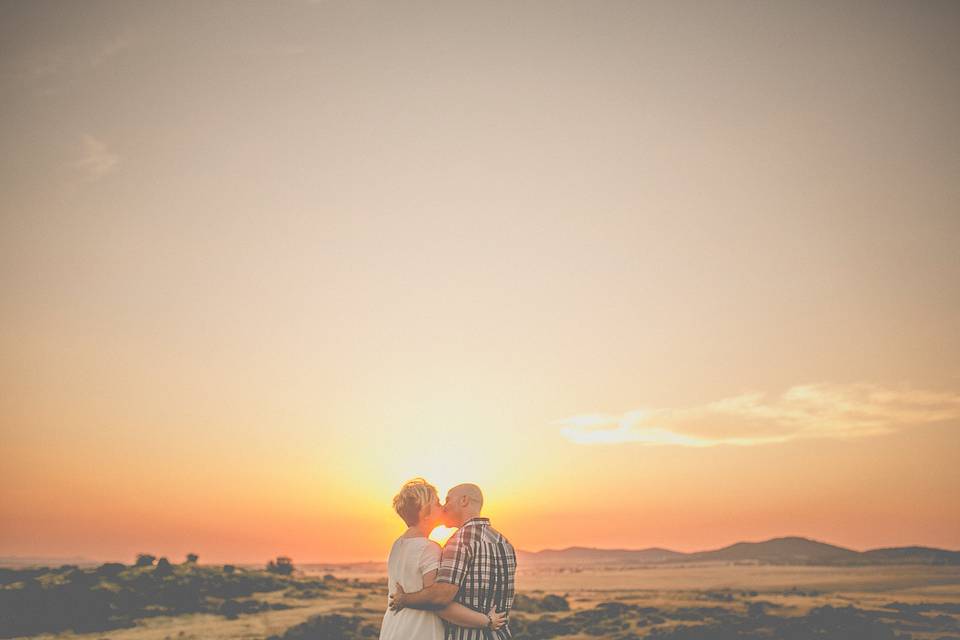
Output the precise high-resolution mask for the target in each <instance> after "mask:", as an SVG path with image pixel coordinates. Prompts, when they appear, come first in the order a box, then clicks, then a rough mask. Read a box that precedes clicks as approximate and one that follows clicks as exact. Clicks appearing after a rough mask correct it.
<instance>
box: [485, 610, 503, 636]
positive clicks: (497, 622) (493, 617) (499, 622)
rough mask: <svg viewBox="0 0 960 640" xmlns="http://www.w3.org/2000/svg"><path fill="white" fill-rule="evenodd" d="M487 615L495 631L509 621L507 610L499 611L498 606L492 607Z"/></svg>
mask: <svg viewBox="0 0 960 640" xmlns="http://www.w3.org/2000/svg"><path fill="white" fill-rule="evenodd" d="M487 616H488V617H489V618H490V628H491V629H493V630H494V631H496V630H497V629H499V628H500V627H502V626H503V625H505V624H506V623H507V614H506V612H504V613H498V612H497V608H496V607H493V608H492V609H490V611H489V612H488V613H487Z"/></svg>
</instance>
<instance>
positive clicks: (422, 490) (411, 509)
mask: <svg viewBox="0 0 960 640" xmlns="http://www.w3.org/2000/svg"><path fill="white" fill-rule="evenodd" d="M436 497H437V488H436V487H435V486H433V485H432V484H430V483H429V482H427V481H426V480H424V479H423V478H414V479H413V480H410V481H408V482H405V483H404V485H403V486H402V487H400V493H398V494H397V495H395V496H394V497H393V508H394V509H395V510H396V512H397V514H399V515H400V517H401V518H403V521H404V522H406V523H407V526H408V527H412V526H414V525H415V524H417V523H418V522H420V514H421V513H422V512H423V508H424V507H426V506H427V505H429V504H430V503H431V502H433V499H434V498H436Z"/></svg>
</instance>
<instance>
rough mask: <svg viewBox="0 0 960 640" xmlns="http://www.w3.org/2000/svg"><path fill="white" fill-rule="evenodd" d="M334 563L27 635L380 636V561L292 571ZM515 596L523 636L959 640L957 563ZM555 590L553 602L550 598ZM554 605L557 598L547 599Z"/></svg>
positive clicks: (666, 579)
mask: <svg viewBox="0 0 960 640" xmlns="http://www.w3.org/2000/svg"><path fill="white" fill-rule="evenodd" d="M331 569H333V570H335V571H337V575H338V578H341V579H340V580H337V581H336V588H335V589H333V588H332V589H328V590H325V591H322V592H311V591H308V590H307V591H303V592H299V593H298V592H297V591H296V589H284V590H274V591H270V592H266V593H257V594H254V595H252V596H251V597H255V599H256V600H257V601H259V602H261V603H264V602H265V603H277V604H282V606H289V607H290V608H285V609H280V608H278V609H264V610H261V611H257V612H254V613H249V614H241V615H239V616H238V617H237V618H236V619H226V618H225V617H224V616H223V615H219V614H216V613H209V612H204V613H187V614H181V615H176V616H169V615H158V616H153V617H148V618H144V619H141V620H138V621H137V623H136V625H137V626H135V627H132V628H126V629H115V630H111V631H107V632H96V633H83V634H77V633H72V632H63V633H58V634H44V635H37V636H28V637H33V638H43V639H44V640H54V639H55V640H64V639H66V638H83V639H85V640H108V639H109V640H187V639H198V640H199V639H203V640H220V639H227V638H243V639H251V640H252V639H258V640H259V639H265V638H270V637H274V638H284V640H299V639H303V638H317V639H320V638H323V639H325V640H336V639H337V638H345V639H348V638H369V637H376V633H377V629H378V627H379V623H380V620H381V619H382V617H383V614H384V610H385V607H386V583H385V580H384V579H383V574H382V567H381V566H379V565H354V566H339V567H318V568H313V570H312V571H308V572H306V573H304V574H302V577H301V578H299V579H303V580H315V579H316V578H317V575H316V574H318V573H320V572H326V571H329V570H331ZM292 579H293V580H297V579H298V577H297V576H296V575H295V576H293V578H292ZM518 593H520V594H522V595H523V596H524V597H522V598H521V599H520V600H518V607H517V609H516V610H515V611H514V612H513V614H512V616H511V626H512V627H513V629H514V635H515V637H516V638H518V640H523V639H524V638H528V639H533V640H546V639H548V638H564V639H565V640H581V639H587V638H590V639H592V640H596V639H597V638H612V639H618V640H633V639H635V638H645V637H649V638H656V639H658V640H701V639H703V640H706V639H710V640H726V639H727V638H764V637H766V638H791V639H798V640H799V639H803V638H818V639H828V640H840V639H854V638H866V639H868V640H873V639H879V640H883V639H886V638H891V639H893V638H904V639H906V638H912V639H916V640H944V639H950V640H960V567H948V566H920V565H906V566H884V567H850V568H834V567H793V566H757V565H752V566H751V565H730V564H726V565H696V566H670V567H656V566H648V567H636V566H633V567H619V568H618V567H610V568H604V569H602V570H598V569H590V568H583V567H580V568H570V567H567V568H562V567H553V568H551V567H540V568H537V569H535V570H528V571H521V572H520V574H519V575H518ZM550 594H554V595H557V596H560V598H555V599H546V600H545V597H546V596H548V595H550ZM558 602H560V603H562V606H554V605H556V603H558ZM548 605H549V606H548ZM298 625H300V626H299V627H298Z"/></svg>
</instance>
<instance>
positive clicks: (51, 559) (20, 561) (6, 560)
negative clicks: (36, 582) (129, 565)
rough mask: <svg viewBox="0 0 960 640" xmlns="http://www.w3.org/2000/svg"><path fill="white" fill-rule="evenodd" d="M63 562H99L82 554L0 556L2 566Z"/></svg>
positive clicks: (45, 565) (75, 563)
mask: <svg viewBox="0 0 960 640" xmlns="http://www.w3.org/2000/svg"><path fill="white" fill-rule="evenodd" d="M65 564H73V565H77V566H79V567H88V566H96V565H98V564H100V562H99V561H97V560H93V559H92V558H85V557H83V556H0V566H3V567H59V566H61V565H65Z"/></svg>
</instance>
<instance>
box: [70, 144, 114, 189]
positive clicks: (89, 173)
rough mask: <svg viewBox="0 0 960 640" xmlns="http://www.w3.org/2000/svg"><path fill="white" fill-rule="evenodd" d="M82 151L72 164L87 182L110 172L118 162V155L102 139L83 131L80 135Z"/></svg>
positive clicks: (98, 178)
mask: <svg viewBox="0 0 960 640" xmlns="http://www.w3.org/2000/svg"><path fill="white" fill-rule="evenodd" d="M82 144H83V151H82V153H81V156H80V159H79V160H77V161H76V162H75V163H74V166H75V167H76V168H77V169H78V170H79V171H80V173H81V174H82V177H83V179H84V180H85V181H87V182H95V181H97V180H100V179H101V178H103V177H104V176H106V175H108V174H110V173H112V172H113V171H115V170H116V168H117V167H118V166H119V164H120V156H118V155H117V154H116V153H114V152H113V151H111V150H110V148H109V147H108V146H107V145H106V143H105V142H103V141H102V140H98V139H97V138H95V137H93V136H92V135H90V134H88V133H85V134H83V136H82Z"/></svg>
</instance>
